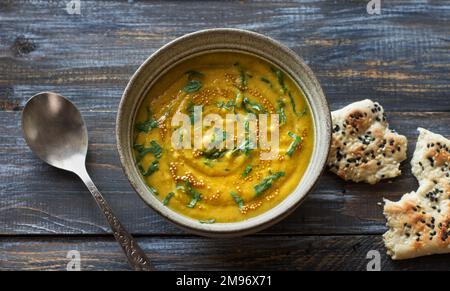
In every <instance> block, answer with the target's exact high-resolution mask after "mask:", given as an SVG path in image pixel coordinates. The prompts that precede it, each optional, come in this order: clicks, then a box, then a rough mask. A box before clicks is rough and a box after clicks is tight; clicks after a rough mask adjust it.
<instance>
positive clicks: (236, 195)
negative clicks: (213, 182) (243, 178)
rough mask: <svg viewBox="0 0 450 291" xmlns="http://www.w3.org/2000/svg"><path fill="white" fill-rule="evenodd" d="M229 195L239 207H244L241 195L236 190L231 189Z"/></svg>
mask: <svg viewBox="0 0 450 291" xmlns="http://www.w3.org/2000/svg"><path fill="white" fill-rule="evenodd" d="M230 194H231V196H232V197H233V199H234V201H236V203H237V205H238V206H239V209H242V208H243V207H244V200H242V198H241V197H239V195H238V194H237V193H236V192H233V191H231V192H230Z"/></svg>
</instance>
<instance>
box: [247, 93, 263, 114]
mask: <svg viewBox="0 0 450 291" xmlns="http://www.w3.org/2000/svg"><path fill="white" fill-rule="evenodd" d="M242 101H243V105H244V109H245V111H247V112H249V113H253V114H256V115H257V114H258V113H265V112H266V110H265V108H264V107H263V106H262V105H261V104H259V103H257V102H252V101H250V99H248V98H247V97H244V99H243V100H242Z"/></svg>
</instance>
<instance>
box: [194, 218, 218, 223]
mask: <svg viewBox="0 0 450 291" xmlns="http://www.w3.org/2000/svg"><path fill="white" fill-rule="evenodd" d="M198 222H200V223H201V224H212V223H215V222H216V220H215V219H214V218H210V219H206V220H199V221H198Z"/></svg>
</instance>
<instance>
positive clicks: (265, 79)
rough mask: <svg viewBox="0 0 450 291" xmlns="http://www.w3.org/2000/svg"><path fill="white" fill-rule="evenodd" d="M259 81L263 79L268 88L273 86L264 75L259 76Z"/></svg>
mask: <svg viewBox="0 0 450 291" xmlns="http://www.w3.org/2000/svg"><path fill="white" fill-rule="evenodd" d="M261 81H263V82H264V83H266V84H267V85H268V86H269V87H270V88H273V85H272V82H270V80H269V79H267V78H265V77H261Z"/></svg>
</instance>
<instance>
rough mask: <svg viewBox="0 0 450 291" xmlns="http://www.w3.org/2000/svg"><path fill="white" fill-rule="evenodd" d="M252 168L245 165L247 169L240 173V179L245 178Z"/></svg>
mask: <svg viewBox="0 0 450 291" xmlns="http://www.w3.org/2000/svg"><path fill="white" fill-rule="evenodd" d="M252 169H253V167H252V165H247V167H245V170H244V172H243V173H242V177H244V178H245V177H247V176H248V174H250V172H251V171H252Z"/></svg>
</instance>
